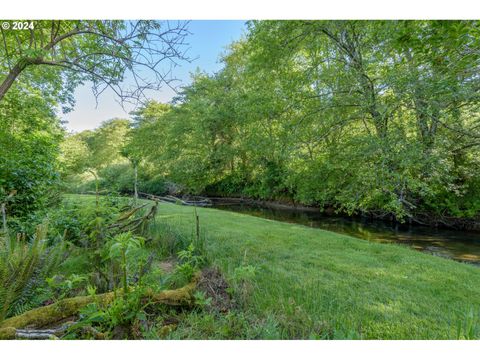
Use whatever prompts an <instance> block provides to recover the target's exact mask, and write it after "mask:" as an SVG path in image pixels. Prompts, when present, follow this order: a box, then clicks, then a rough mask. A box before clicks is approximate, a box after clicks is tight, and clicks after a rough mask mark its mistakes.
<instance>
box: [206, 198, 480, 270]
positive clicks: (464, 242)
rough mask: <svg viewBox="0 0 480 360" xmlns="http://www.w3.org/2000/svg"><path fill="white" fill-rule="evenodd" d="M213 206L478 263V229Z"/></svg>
mask: <svg viewBox="0 0 480 360" xmlns="http://www.w3.org/2000/svg"><path fill="white" fill-rule="evenodd" d="M214 207H215V208H218V209H222V210H229V211H235V212H240V213H244V214H249V215H253V216H258V217H262V218H267V219H272V220H279V221H284V222H290V223H296V224H302V225H307V226H311V227H318V228H321V229H325V230H329V231H333V232H336V233H341V234H346V235H351V236H355V237H358V238H361V239H365V240H369V241H375V242H380V243H399V244H404V245H408V246H411V247H412V248H414V249H416V250H419V251H423V252H427V253H431V254H433V255H437V256H442V257H446V258H451V259H455V260H457V261H463V262H468V263H472V264H475V265H479V266H480V233H475V232H468V231H458V230H448V229H435V228H429V227H423V226H415V225H400V224H394V225H392V224H390V223H386V222H383V221H372V220H368V219H363V218H346V217H339V216H338V217H337V216H324V215H321V214H319V213H318V212H314V211H302V210H290V209H271V208H264V207H259V206H256V205H246V204H228V205H224V204H215V205H214Z"/></svg>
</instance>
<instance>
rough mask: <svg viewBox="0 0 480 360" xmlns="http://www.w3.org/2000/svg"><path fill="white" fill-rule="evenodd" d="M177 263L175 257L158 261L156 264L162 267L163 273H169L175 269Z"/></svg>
mask: <svg viewBox="0 0 480 360" xmlns="http://www.w3.org/2000/svg"><path fill="white" fill-rule="evenodd" d="M176 265H177V263H176V261H175V259H167V260H163V261H160V262H159V263H158V264H157V266H158V267H159V268H160V269H162V271H163V272H164V273H171V272H173V270H175V266H176Z"/></svg>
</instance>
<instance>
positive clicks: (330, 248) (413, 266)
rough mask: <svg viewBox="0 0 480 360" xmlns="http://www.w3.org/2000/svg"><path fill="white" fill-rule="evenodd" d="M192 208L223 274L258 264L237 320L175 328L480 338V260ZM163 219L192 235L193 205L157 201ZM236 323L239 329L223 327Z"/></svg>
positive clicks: (203, 320)
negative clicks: (441, 255) (455, 258)
mask: <svg viewBox="0 0 480 360" xmlns="http://www.w3.org/2000/svg"><path fill="white" fill-rule="evenodd" d="M82 198H83V200H82V201H85V199H87V197H82ZM69 199H78V197H75V198H74V197H69ZM197 211H198V215H199V218H200V226H201V231H202V234H203V236H204V237H205V239H206V249H207V254H208V257H209V259H210V260H211V262H212V263H213V264H214V265H217V266H219V267H220V269H221V270H222V271H223V272H224V274H225V276H226V277H227V279H232V278H234V277H235V275H234V274H235V269H237V268H238V267H240V266H245V265H253V266H254V267H255V268H256V271H255V276H254V278H253V279H252V280H251V285H252V289H251V291H250V292H249V296H248V298H247V302H246V303H245V308H244V310H243V311H242V312H241V313H238V314H237V317H236V318H235V319H231V318H228V317H218V316H217V317H216V318H215V317H213V318H212V315H211V314H202V313H200V314H198V313H195V314H192V315H190V316H187V320H186V324H187V325H184V326H183V327H182V326H180V327H179V329H178V330H177V332H176V334H175V333H173V334H172V336H173V337H175V336H177V337H190V338H202V337H227V338H228V337H230V338H232V337H246V338H248V337H250V338H255V337H260V338H266V337H268V338H270V337H273V338H364V339H456V338H459V337H460V338H465V337H466V338H472V337H476V338H478V337H480V332H479V329H480V325H479V324H480V316H479V310H480V269H479V268H476V267H474V266H472V265H468V264H462V263H458V262H455V261H453V260H448V259H443V258H439V257H435V256H432V255H428V254H422V253H420V252H417V251H414V250H412V249H409V248H406V247H403V246H400V245H391V244H378V243H372V242H368V241H366V240H360V239H356V238H353V237H349V236H345V235H339V234H336V233H332V232H328V231H323V230H320V229H314V228H309V227H305V226H301V225H292V224H287V223H282V222H277V221H272V220H267V219H262V218H256V217H252V216H248V215H243V214H239V213H232V212H226V211H221V210H216V209H207V208H199V209H197ZM166 224H168V227H170V228H173V229H175V232H176V233H177V235H182V236H183V238H188V237H190V236H191V235H192V234H193V231H194V217H193V208H191V207H184V206H178V205H169V204H161V205H160V207H159V214H158V218H157V228H158V229H157V230H158V231H157V232H156V233H157V234H160V236H161V234H162V231H163V230H162V229H165V228H166ZM234 316H235V315H234ZM245 317H248V319H247V320H245ZM232 326H238V328H239V329H238V331H237V333H235V334H232V333H230V332H229V331H227V330H225V329H228V328H230V327H232ZM218 329H224V331H225V332H224V333H221V332H219V330H218ZM242 329H243V330H242ZM246 329H248V331H247V330H246ZM252 329H253V330H252ZM241 331H245V333H243V334H240V333H239V332H241ZM189 334H190V336H189Z"/></svg>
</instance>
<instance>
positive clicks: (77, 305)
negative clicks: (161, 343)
mask: <svg viewBox="0 0 480 360" xmlns="http://www.w3.org/2000/svg"><path fill="white" fill-rule="evenodd" d="M198 279H199V274H196V275H195V276H194V278H193V279H192V281H191V282H190V283H188V284H187V285H185V286H183V287H181V288H178V289H175V290H164V291H161V292H159V293H155V292H154V291H153V290H151V289H147V290H146V292H145V295H144V296H145V298H146V299H147V300H149V301H152V302H154V303H161V304H165V305H172V306H186V305H191V304H192V303H193V300H194V296H193V292H194V290H195V288H196V286H197V282H198ZM114 298H115V293H114V292H108V293H104V294H99V295H89V296H77V297H73V298H68V299H63V300H60V301H58V302H56V303H54V304H51V305H47V306H43V307H39V308H36V309H33V310H30V311H27V312H25V313H23V314H21V315H18V316H14V317H11V318H9V319H6V320H4V321H3V322H2V323H0V340H9V339H15V338H16V333H17V329H23V328H27V327H28V328H29V329H39V328H42V327H45V326H47V325H49V324H53V323H58V322H61V321H62V320H64V319H67V318H69V317H72V316H74V315H77V314H78V312H79V311H80V309H81V308H83V307H85V306H86V305H88V304H90V303H93V302H97V303H99V304H101V305H107V304H109V303H111V302H112V301H113V300H114Z"/></svg>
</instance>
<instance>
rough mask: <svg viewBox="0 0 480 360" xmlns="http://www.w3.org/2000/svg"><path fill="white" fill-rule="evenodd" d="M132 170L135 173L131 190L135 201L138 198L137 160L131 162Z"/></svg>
mask: <svg viewBox="0 0 480 360" xmlns="http://www.w3.org/2000/svg"><path fill="white" fill-rule="evenodd" d="M133 172H134V174H135V180H134V184H133V191H134V194H135V195H134V196H135V201H137V199H138V165H137V162H135V163H134V164H133Z"/></svg>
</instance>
